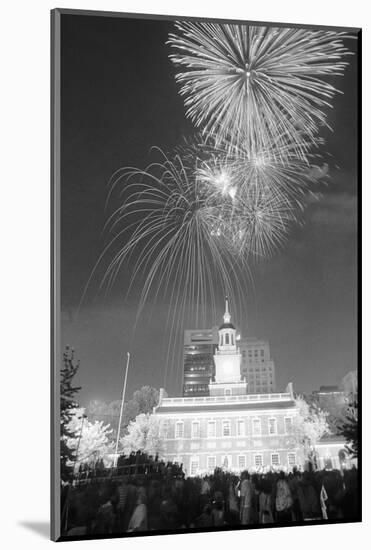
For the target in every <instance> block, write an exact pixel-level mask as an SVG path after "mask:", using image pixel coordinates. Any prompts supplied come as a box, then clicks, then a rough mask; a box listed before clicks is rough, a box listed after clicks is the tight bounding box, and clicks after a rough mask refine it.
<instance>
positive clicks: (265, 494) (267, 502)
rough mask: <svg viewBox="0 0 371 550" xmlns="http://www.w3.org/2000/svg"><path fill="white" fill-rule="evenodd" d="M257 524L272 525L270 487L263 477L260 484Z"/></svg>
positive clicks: (266, 479) (267, 480)
mask: <svg viewBox="0 0 371 550" xmlns="http://www.w3.org/2000/svg"><path fill="white" fill-rule="evenodd" d="M259 523H274V520H273V508H272V486H271V483H270V481H269V479H268V478H267V477H263V479H262V480H261V484H260V493H259Z"/></svg>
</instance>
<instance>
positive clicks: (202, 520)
mask: <svg viewBox="0 0 371 550" xmlns="http://www.w3.org/2000/svg"><path fill="white" fill-rule="evenodd" d="M212 526H213V516H212V514H211V506H210V504H206V505H205V506H204V507H203V509H202V513H201V515H200V516H198V517H197V518H196V520H195V527H205V528H207V527H212Z"/></svg>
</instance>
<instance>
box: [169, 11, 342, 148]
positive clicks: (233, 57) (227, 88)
mask: <svg viewBox="0 0 371 550" xmlns="http://www.w3.org/2000/svg"><path fill="white" fill-rule="evenodd" d="M176 28H177V31H178V34H175V33H173V34H170V36H169V41H168V42H169V44H170V46H171V48H172V51H173V53H172V54H171V55H170V58H171V60H172V61H173V63H174V64H175V66H176V67H177V69H178V71H179V72H178V73H177V75H176V79H177V81H178V82H179V84H180V85H181V90H180V93H181V95H183V96H184V97H185V105H186V107H187V115H188V117H189V118H191V120H192V121H193V122H194V123H195V124H196V126H197V127H200V128H202V129H203V131H204V132H205V134H207V135H213V136H217V138H218V137H220V138H221V139H225V138H226V137H227V136H228V137H229V138H230V137H231V136H232V143H233V144H238V143H239V142H240V140H241V134H242V135H243V139H244V140H247V147H248V149H249V150H250V151H253V150H254V149H256V150H258V151H259V150H266V149H267V148H269V147H270V146H271V143H275V144H277V145H278V146H279V147H281V146H283V145H284V144H285V141H286V139H287V138H288V137H289V138H290V140H291V141H292V143H293V144H294V146H295V152H296V154H299V155H301V156H303V155H305V154H306V152H307V150H308V149H307V145H308V142H309V144H315V143H316V136H317V133H318V128H319V126H323V125H327V121H326V110H327V108H328V107H331V99H332V98H333V96H334V95H335V93H336V92H337V91H338V90H337V89H336V88H335V87H334V86H333V84H332V83H331V82H330V80H329V78H328V77H333V76H338V75H342V74H343V72H344V69H345V67H346V65H347V63H346V62H345V61H344V60H343V58H344V56H345V55H347V54H348V53H349V52H348V51H347V49H346V47H345V46H344V44H343V39H344V38H345V37H346V34H345V33H343V32H337V31H325V30H309V29H289V28H274V27H264V26H261V27H257V26H248V25H227V24H216V23H195V22H186V21H182V22H178V23H176ZM303 135H305V140H303Z"/></svg>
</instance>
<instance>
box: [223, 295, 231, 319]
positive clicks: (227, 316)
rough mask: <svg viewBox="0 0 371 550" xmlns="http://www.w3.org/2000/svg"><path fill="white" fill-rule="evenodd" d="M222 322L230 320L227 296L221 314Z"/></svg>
mask: <svg viewBox="0 0 371 550" xmlns="http://www.w3.org/2000/svg"><path fill="white" fill-rule="evenodd" d="M223 319H224V323H230V322H231V314H230V313H229V303H228V296H226V297H225V312H224V315H223Z"/></svg>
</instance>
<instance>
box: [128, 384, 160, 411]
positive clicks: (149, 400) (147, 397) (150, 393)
mask: <svg viewBox="0 0 371 550" xmlns="http://www.w3.org/2000/svg"><path fill="white" fill-rule="evenodd" d="M158 398H159V391H158V390H156V389H155V388H152V387H151V386H142V387H141V389H140V390H137V391H135V392H134V395H133V399H132V401H134V403H137V405H138V414H152V412H153V407H156V405H158Z"/></svg>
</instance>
